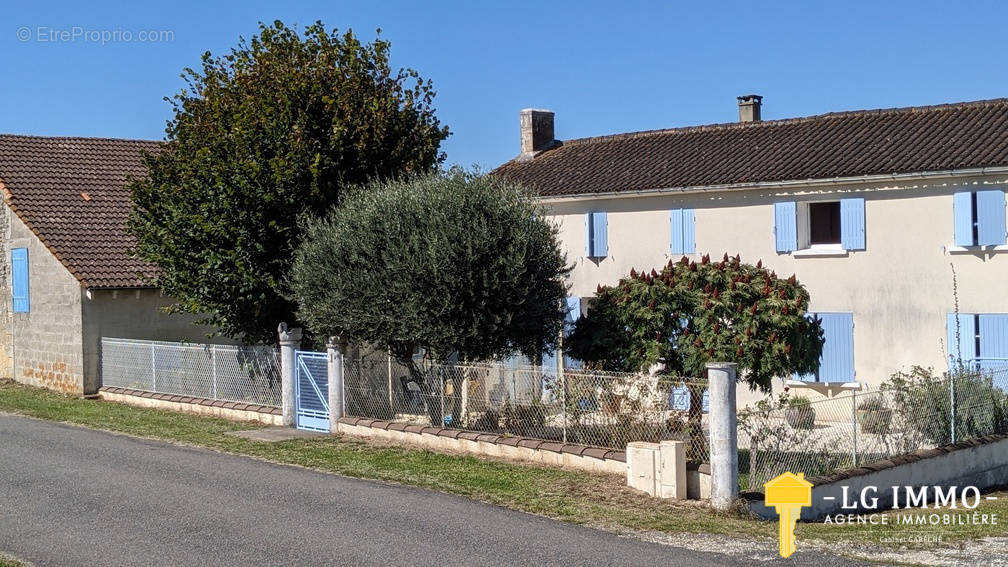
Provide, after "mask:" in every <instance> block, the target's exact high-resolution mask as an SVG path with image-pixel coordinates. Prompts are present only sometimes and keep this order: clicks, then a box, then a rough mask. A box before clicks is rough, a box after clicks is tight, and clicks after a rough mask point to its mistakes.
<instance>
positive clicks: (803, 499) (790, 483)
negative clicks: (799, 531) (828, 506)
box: [763, 472, 812, 557]
mask: <svg viewBox="0 0 1008 567" xmlns="http://www.w3.org/2000/svg"><path fill="white" fill-rule="evenodd" d="M763 488H764V489H765V496H764V499H763V503H764V504H766V505H767V506H773V507H774V508H776V509H777V515H778V516H779V517H780V518H779V520H778V523H779V529H780V534H779V537H780V554H781V557H790V556H791V554H792V553H794V552H795V538H794V528H795V522H797V521H798V517H799V516H801V509H802V508H803V507H805V506H811V505H812V483H811V482H808V481H807V480H805V473H798V474H793V473H790V472H786V473H784V474H782V475H780V476H778V477H777V478H774V479H772V480H770V481H767V483H766V484H764V485H763Z"/></svg>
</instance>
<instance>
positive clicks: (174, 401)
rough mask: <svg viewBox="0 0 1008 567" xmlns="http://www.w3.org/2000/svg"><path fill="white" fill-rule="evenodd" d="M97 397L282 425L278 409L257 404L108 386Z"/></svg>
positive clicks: (145, 405)
mask: <svg viewBox="0 0 1008 567" xmlns="http://www.w3.org/2000/svg"><path fill="white" fill-rule="evenodd" d="M98 397H101V398H102V399H105V400H108V401H111V402H119V403H124V404H128V405H132V406H138V407H148V408H156V409H163V410H169V411H178V412H182V413H190V414H194V415H205V416H210V417H219V418H222V419H230V420H234V421H257V422H259V423H264V424H266V425H283V411H282V410H281V409H280V408H275V407H272V406H264V405H261V404H249V403H243V402H229V401H225V400H211V399H207V398H198V397H194V396H182V395H179V394H159V393H155V392H146V391H143V390H133V389H131V388H116V387H112V386H103V387H102V388H101V389H99V390H98Z"/></svg>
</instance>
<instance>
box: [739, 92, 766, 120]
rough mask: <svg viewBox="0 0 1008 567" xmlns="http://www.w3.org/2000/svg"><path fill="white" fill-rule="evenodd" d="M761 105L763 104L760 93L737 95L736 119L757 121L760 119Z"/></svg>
mask: <svg viewBox="0 0 1008 567" xmlns="http://www.w3.org/2000/svg"><path fill="white" fill-rule="evenodd" d="M761 106H763V97H761V96H760V95H757V94H749V95H742V96H740V97H738V121H739V122H759V121H760V120H761V119H760V107H761Z"/></svg>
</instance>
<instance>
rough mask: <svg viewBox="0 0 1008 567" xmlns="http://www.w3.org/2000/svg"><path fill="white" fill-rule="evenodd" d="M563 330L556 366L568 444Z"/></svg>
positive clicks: (564, 430)
mask: <svg viewBox="0 0 1008 567" xmlns="http://www.w3.org/2000/svg"><path fill="white" fill-rule="evenodd" d="M563 335H564V334H563V330H561V331H560V338H559V339H558V340H557V349H556V365H557V368H556V370H557V383H558V385H559V386H560V405H561V406H562V407H563V442H564V443H566V442H567V376H566V375H565V374H564V354H563Z"/></svg>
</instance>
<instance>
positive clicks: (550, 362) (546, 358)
mask: <svg viewBox="0 0 1008 567" xmlns="http://www.w3.org/2000/svg"><path fill="white" fill-rule="evenodd" d="M542 369H543V373H545V374H551V375H554V376H555V375H556V373H557V356H556V351H555V350H551V351H547V352H544V353H543V355H542Z"/></svg>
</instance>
